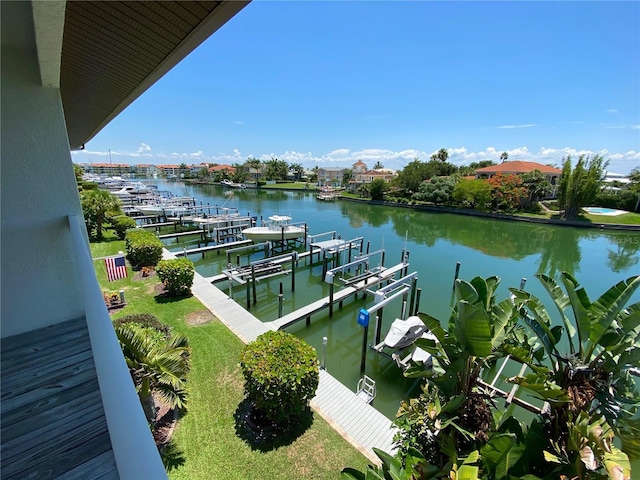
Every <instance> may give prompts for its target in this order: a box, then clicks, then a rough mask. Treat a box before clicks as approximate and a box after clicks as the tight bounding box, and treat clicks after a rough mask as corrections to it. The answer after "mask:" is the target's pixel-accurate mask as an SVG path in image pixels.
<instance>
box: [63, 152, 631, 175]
mask: <svg viewBox="0 0 640 480" xmlns="http://www.w3.org/2000/svg"><path fill="white" fill-rule="evenodd" d="M436 151H437V150H436ZM436 151H433V152H427V151H421V150H417V149H405V150H398V151H395V150H390V149H383V148H365V149H362V150H355V151H353V150H351V149H348V148H338V149H334V150H331V151H329V152H327V153H320V154H318V153H313V152H298V151H295V150H285V151H284V152H281V153H277V152H270V153H267V154H260V155H253V154H248V155H245V154H243V153H242V152H241V151H240V150H239V149H237V148H236V149H233V150H232V152H231V153H226V152H218V153H216V154H213V155H205V153H204V151H203V150H198V151H196V152H195V153H177V152H173V153H168V154H165V153H162V152H154V153H151V152H146V153H144V154H140V153H138V152H137V151H136V152H131V153H122V152H115V151H112V152H111V155H112V156H113V157H117V162H118V163H131V164H135V163H182V162H184V163H187V164H191V163H202V162H206V163H220V164H223V163H227V164H234V163H243V162H244V160H246V159H247V158H248V157H254V156H255V157H256V158H259V159H260V160H262V161H267V160H270V159H272V158H278V159H280V160H284V161H286V162H287V163H289V164H292V163H299V164H301V165H302V166H303V167H304V168H313V167H314V166H319V167H322V166H326V167H345V168H350V167H351V166H352V165H353V164H354V163H356V162H357V161H358V160H362V161H364V162H365V163H366V164H367V165H368V166H369V167H373V165H374V164H375V163H376V162H380V163H382V164H383V165H384V166H385V167H386V168H392V169H394V170H401V169H402V168H404V167H405V166H406V165H407V164H408V163H409V162H411V161H413V159H414V158H418V159H420V160H422V161H425V162H426V161H429V158H430V157H431V155H432V154H434V153H436ZM447 151H448V152H449V162H451V163H453V164H455V165H468V164H470V163H471V162H479V161H482V160H492V161H494V162H500V155H501V153H502V152H503V151H504V150H497V149H496V148H495V147H493V146H488V147H486V148H485V149H483V150H476V151H471V150H469V149H468V148H466V147H450V148H447ZM506 152H507V153H508V154H509V160H524V161H531V162H538V163H542V164H553V165H556V166H560V165H561V163H562V159H563V158H564V157H566V156H568V155H570V156H571V158H574V159H577V158H578V157H579V156H580V155H589V156H593V155H596V154H599V155H602V156H603V157H604V158H605V160H609V170H611V171H613V172H617V173H628V172H630V171H631V170H632V169H633V168H635V167H638V166H640V151H635V150H630V151H627V152H611V151H609V150H600V151H591V150H579V149H576V148H572V147H568V146H567V147H562V148H555V147H544V146H543V147H542V148H540V149H539V150H537V151H531V150H529V149H528V148H527V147H526V146H521V147H517V148H512V149H508V150H506ZM71 155H72V158H73V160H74V161H75V162H78V163H89V162H91V161H93V162H96V161H98V162H104V161H105V157H108V155H109V152H98V151H89V150H79V151H73V152H71ZM142 156H144V160H143V161H141V160H142V158H140V157H142Z"/></svg>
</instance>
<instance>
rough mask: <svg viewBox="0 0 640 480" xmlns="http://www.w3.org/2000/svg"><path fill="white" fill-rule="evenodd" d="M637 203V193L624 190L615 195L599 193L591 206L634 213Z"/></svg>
mask: <svg viewBox="0 0 640 480" xmlns="http://www.w3.org/2000/svg"><path fill="white" fill-rule="evenodd" d="M637 203H638V192H632V191H631V190H624V191H621V192H616V193H608V192H601V193H599V194H598V195H597V196H596V199H595V200H594V202H593V205H594V206H596V207H605V208H616V209H618V210H626V211H627V212H633V211H635V208H636V204H637Z"/></svg>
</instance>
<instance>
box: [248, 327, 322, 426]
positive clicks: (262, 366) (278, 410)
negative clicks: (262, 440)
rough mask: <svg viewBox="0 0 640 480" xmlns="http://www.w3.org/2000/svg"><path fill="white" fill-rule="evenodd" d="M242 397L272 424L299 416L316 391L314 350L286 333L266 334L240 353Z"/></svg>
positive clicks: (316, 374)
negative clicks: (242, 377) (243, 391)
mask: <svg viewBox="0 0 640 480" xmlns="http://www.w3.org/2000/svg"><path fill="white" fill-rule="evenodd" d="M240 368H241V369H242V374H243V375H244V378H245V385H244V390H245V395H246V397H247V398H248V399H249V400H250V401H252V402H253V403H254V405H255V407H256V408H257V409H258V410H259V411H261V412H262V413H264V415H265V416H266V417H267V418H268V419H269V420H271V421H273V422H277V423H284V422H287V421H289V420H291V419H292V418H295V417H296V416H299V415H300V414H302V413H303V412H304V411H305V410H306V409H307V408H308V403H309V401H310V400H311V399H312V398H313V396H314V395H315V392H316V389H317V388H318V382H319V372H318V360H317V356H316V350H315V349H314V348H313V347H311V346H310V345H308V344H307V343H305V342H304V341H302V340H300V339H299V338H297V337H295V336H294V335H291V334H289V333H286V332H282V331H276V332H267V333H264V334H262V335H260V336H259V337H258V338H257V339H256V340H255V341H254V342H251V343H250V344H248V345H247V346H245V347H244V348H243V350H242V352H241V353H240Z"/></svg>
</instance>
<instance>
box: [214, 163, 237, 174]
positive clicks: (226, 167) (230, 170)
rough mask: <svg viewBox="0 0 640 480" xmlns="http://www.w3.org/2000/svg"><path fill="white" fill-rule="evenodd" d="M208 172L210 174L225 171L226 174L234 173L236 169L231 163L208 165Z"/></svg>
mask: <svg viewBox="0 0 640 480" xmlns="http://www.w3.org/2000/svg"><path fill="white" fill-rule="evenodd" d="M209 172H210V173H212V174H214V175H215V174H216V173H222V174H224V173H226V174H227V175H235V173H236V169H235V167H232V166H231V165H214V166H213V167H209Z"/></svg>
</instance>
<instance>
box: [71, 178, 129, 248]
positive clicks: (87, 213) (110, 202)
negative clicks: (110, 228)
mask: <svg viewBox="0 0 640 480" xmlns="http://www.w3.org/2000/svg"><path fill="white" fill-rule="evenodd" d="M80 203H81V204H82V213H83V215H84V220H85V222H86V224H87V233H88V234H89V236H90V237H92V236H93V232H94V230H95V232H96V233H95V238H96V239H97V240H102V238H103V237H104V235H103V233H102V230H103V226H104V224H105V223H106V222H107V219H108V217H109V216H114V215H118V214H122V212H121V211H120V205H121V204H120V200H119V199H118V197H116V196H115V195H113V194H112V193H110V192H108V191H107V190H86V191H82V192H81V193H80Z"/></svg>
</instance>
